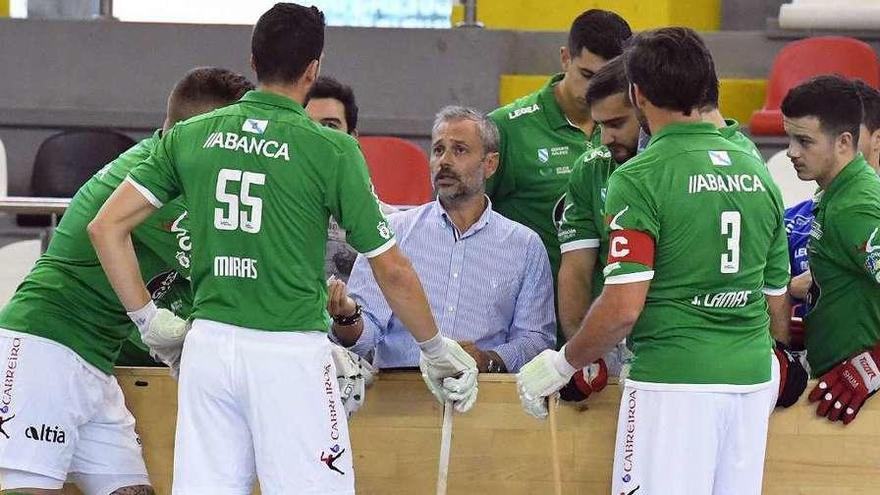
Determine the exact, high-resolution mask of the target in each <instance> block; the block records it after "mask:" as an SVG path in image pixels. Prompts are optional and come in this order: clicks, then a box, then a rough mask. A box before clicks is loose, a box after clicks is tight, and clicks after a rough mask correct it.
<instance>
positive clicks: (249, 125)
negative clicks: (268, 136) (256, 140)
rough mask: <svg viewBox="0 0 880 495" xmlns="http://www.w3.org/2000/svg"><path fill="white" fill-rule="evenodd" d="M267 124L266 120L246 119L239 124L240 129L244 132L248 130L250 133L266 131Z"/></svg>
mask: <svg viewBox="0 0 880 495" xmlns="http://www.w3.org/2000/svg"><path fill="white" fill-rule="evenodd" d="M268 126H269V121H268V120H262V119H247V120H245V121H244V124H242V125H241V130H242V131H244V132H250V133H252V134H262V133H264V132H266V127H268Z"/></svg>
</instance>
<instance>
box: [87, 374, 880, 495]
mask: <svg viewBox="0 0 880 495" xmlns="http://www.w3.org/2000/svg"><path fill="white" fill-rule="evenodd" d="M117 377H118V379H119V383H120V384H121V386H122V389H123V390H124V392H125V395H126V401H127V403H128V406H129V408H130V409H131V411H132V412H133V413H134V415H135V417H137V421H138V423H137V424H138V431H139V432H140V435H141V439H142V441H143V445H144V456H145V458H146V461H147V466H148V468H149V471H150V475H151V477H152V480H153V484H154V485H155V487H156V489H157V493H158V494H160V495H163V494H167V493H170V485H171V466H172V457H173V454H172V451H173V446H174V422H175V413H176V408H177V397H176V384H175V382H174V381H173V380H172V379H171V378H170V377H168V376H167V374H166V372H164V371H162V370H151V369H144V368H119V369H118V370H117ZM619 400H620V389H619V388H618V387H617V386H616V385H609V387H608V389H606V390H605V391H604V392H602V393H600V394H598V395H596V396H594V397H592V398H591V399H590V401H589V406H588V408H587V409H584V410H578V409H576V408H575V407H570V406H563V407H560V408H559V415H558V428H559V455H560V458H561V460H562V468H563V469H562V481H563V493H565V494H577V495H593V494H607V493H609V490H610V488H609V486H610V480H611V459H612V454H613V449H614V435H615V425H616V422H617V410H618V403H619ZM814 411H815V408H814V407H813V406H810V405H808V404H807V403H806V397H804V398H802V400H801V403H799V404H797V405H796V406H794V407H792V408H790V409H787V410H784V411H778V412H776V413H774V415H773V417H772V419H771V426H770V436H769V441H768V446H767V461H766V466H765V476H764V494H765V495H819V494H821V495H844V494H846V495H867V494H876V493H878V491H880V488H878V487H880V400H878V399H874V400H873V401H871V402H868V405H867V406H866V407H865V408H864V409H863V410H862V412H861V413H860V414H859V417H858V419H857V420H856V421H855V422H854V423H852V424H851V425H849V426H847V427H843V426H842V425H841V424H839V423H836V424H831V423H829V422H828V421H827V420H824V419H821V418H817V417H816V416H815V412H814ZM442 417H443V409H442V406H441V405H440V404H439V403H437V401H436V400H434V398H433V397H432V396H431V395H430V394H429V393H428V391H427V389H426V388H425V386H424V385H423V383H422V380H421V377H420V376H418V375H417V374H414V373H383V374H380V375H379V378H378V379H377V381H376V383H375V384H374V385H373V387H372V388H371V389H370V390H369V391H368V393H367V401H366V405H365V406H364V408H363V409H362V410H361V411H360V412H358V413H357V414H356V415H355V417H354V418H353V420H352V422H351V435H352V450H353V451H354V455H355V458H354V462H355V469H356V480H357V490H358V494H359V495H373V494H375V495H398V494H399V495H403V494H407V495H418V494H432V493H434V490H435V483H436V476H437V462H438V459H439V448H440V428H441V422H442ZM205 428H210V425H205ZM316 462H317V460H316ZM552 492H553V468H552V464H551V450H550V432H549V426H548V423H547V422H546V421H538V420H535V419H532V418H531V417H529V416H527V415H526V414H525V413H524V412H523V411H522V409H521V408H520V405H519V399H518V397H517V394H516V387H515V384H514V378H513V376H511V375H481V377H480V396H479V399H478V401H477V405H476V406H475V407H474V408H473V410H471V411H470V412H469V413H467V414H456V415H455V418H454V426H453V435H452V455H451V460H450V465H449V491H448V493H449V494H450V495H460V494H479V493H504V494H506V495H520V494H522V495H525V494H545V493H552ZM71 493H73V492H71ZM662 495H671V494H662Z"/></svg>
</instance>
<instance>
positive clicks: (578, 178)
mask: <svg viewBox="0 0 880 495" xmlns="http://www.w3.org/2000/svg"><path fill="white" fill-rule="evenodd" d="M591 165H592V164H591V163H584V161H583V160H582V159H581V158H579V159H578V161H577V162H576V164H575V167H574V171H573V172H572V174H571V177H570V178H569V180H568V186H567V188H566V191H565V208H564V209H563V210H562V219H561V222H560V225H559V232H558V238H559V244H560V247H561V250H562V252H563V253H565V252H568V251H575V250H577V249H591V248H592V249H598V248H599V242H600V232H599V228H600V227H604V225H602V223H600V222H603V219H597V218H596V215H595V213H594V210H593V189H594V186H593V183H592V178H593V176H592V174H591V173H590V172H591ZM597 220H598V221H597Z"/></svg>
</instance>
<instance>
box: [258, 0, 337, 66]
mask: <svg viewBox="0 0 880 495" xmlns="http://www.w3.org/2000/svg"><path fill="white" fill-rule="evenodd" d="M323 51H324V14H323V13H322V12H321V11H320V10H318V8H317V7H303V6H302V5H297V4H295V3H276V4H275V6H273V7H272V8H271V9H269V10H267V11H266V13H265V14H263V15H262V16H260V20H258V21H257V25H256V26H254V33H253V36H252V37H251V55H252V56H253V60H254V70H255V71H256V72H257V80H258V81H260V82H274V83H292V82H295V81H296V80H297V79H299V78H300V77H301V76H302V75H303V73H304V72H305V71H306V68H307V67H308V66H309V64H310V63H312V62H313V61H315V60H318V59H319V58H321V52H323Z"/></svg>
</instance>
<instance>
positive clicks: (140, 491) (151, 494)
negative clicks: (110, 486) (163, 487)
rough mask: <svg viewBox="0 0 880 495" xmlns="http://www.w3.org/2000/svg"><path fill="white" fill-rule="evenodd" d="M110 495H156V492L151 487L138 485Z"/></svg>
mask: <svg viewBox="0 0 880 495" xmlns="http://www.w3.org/2000/svg"><path fill="white" fill-rule="evenodd" d="M110 495H156V492H155V491H153V487H152V486H150V485H137V486H125V487H122V488H120V489H118V490H116V491H114V492H113V493H111V494H110Z"/></svg>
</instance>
